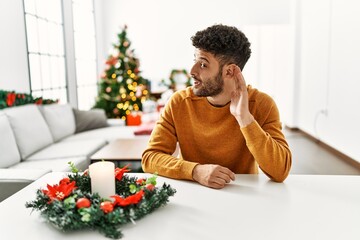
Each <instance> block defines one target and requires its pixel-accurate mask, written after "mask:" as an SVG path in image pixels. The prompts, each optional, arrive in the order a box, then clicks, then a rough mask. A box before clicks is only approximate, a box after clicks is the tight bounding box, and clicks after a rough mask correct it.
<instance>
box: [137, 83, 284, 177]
mask: <svg viewBox="0 0 360 240" xmlns="http://www.w3.org/2000/svg"><path fill="white" fill-rule="evenodd" d="M248 93H249V110H250V112H251V114H252V115H253V116H254V118H255V120H256V121H254V122H253V123H251V124H249V125H248V126H246V127H243V128H240V126H239V124H238V123H237V121H236V119H235V117H233V115H231V113H230V109H229V108H230V104H227V105H225V106H223V107H214V106H212V105H211V104H210V103H209V102H208V101H207V99H206V97H197V96H195V95H194V93H193V91H192V89H191V87H188V88H187V89H185V90H182V91H177V92H175V93H174V94H173V96H172V97H171V99H170V100H169V102H168V103H167V105H166V107H165V109H164V111H163V112H162V114H161V116H160V118H159V120H158V122H157V123H156V126H155V128H154V130H153V132H152V134H151V137H150V140H149V144H148V147H147V149H146V150H145V151H144V153H143V155H142V168H143V170H144V171H145V172H150V173H154V172H157V173H158V174H159V175H162V176H166V177H170V178H175V179H188V180H192V171H193V169H194V167H195V166H196V165H197V164H199V163H200V164H219V165H221V166H224V167H227V168H229V169H230V170H232V171H233V172H234V173H252V174H254V173H258V167H260V168H261V169H262V171H263V172H264V173H265V174H266V175H267V176H269V178H271V179H272V180H274V181H277V182H282V181H284V180H285V178H286V177H287V175H288V173H289V171H290V168H291V152H290V149H289V146H288V144H287V142H286V140H285V137H284V135H283V133H282V130H281V123H280V119H279V112H278V109H277V107H276V104H275V102H274V101H273V99H272V98H271V97H270V96H268V95H266V94H265V93H262V92H260V91H258V90H257V89H254V88H251V86H248ZM177 142H178V143H179V146H180V150H181V156H180V157H179V158H175V157H173V156H172V154H173V152H174V151H175V148H176V144H177Z"/></svg>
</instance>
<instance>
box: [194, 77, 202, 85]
mask: <svg viewBox="0 0 360 240" xmlns="http://www.w3.org/2000/svg"><path fill="white" fill-rule="evenodd" d="M200 84H201V81H200V80H197V79H195V78H194V86H199V85H200Z"/></svg>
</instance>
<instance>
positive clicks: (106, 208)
mask: <svg viewBox="0 0 360 240" xmlns="http://www.w3.org/2000/svg"><path fill="white" fill-rule="evenodd" d="M100 208H101V210H103V212H104V213H109V212H112V211H113V209H114V206H113V204H112V202H110V201H105V202H102V203H101V204H100Z"/></svg>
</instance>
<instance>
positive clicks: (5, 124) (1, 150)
mask: <svg viewBox="0 0 360 240" xmlns="http://www.w3.org/2000/svg"><path fill="white" fill-rule="evenodd" d="M0 133H1V136H0V168H6V167H9V166H11V165H14V164H16V163H18V162H20V160H21V158H20V153H19V149H18V147H17V145H16V141H15V136H14V133H13V131H12V129H11V126H10V123H9V120H8V118H7V117H6V115H5V114H4V113H3V112H2V111H0Z"/></svg>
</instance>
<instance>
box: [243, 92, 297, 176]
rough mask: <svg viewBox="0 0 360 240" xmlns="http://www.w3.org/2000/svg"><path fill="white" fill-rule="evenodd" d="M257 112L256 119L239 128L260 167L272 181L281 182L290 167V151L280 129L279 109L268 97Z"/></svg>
mask: <svg viewBox="0 0 360 240" xmlns="http://www.w3.org/2000/svg"><path fill="white" fill-rule="evenodd" d="M260 106H262V107H261V108H260V109H258V111H256V112H259V113H260V114H259V116H258V117H257V116H256V115H257V113H256V112H255V113H253V114H254V115H255V116H254V117H255V119H257V120H256V121H254V122H252V123H251V124H249V125H248V126H246V127H243V128H241V131H242V133H243V135H244V138H245V141H246V145H247V147H248V149H249V150H250V152H251V154H252V155H253V156H254V158H255V161H256V162H257V163H258V164H259V167H260V169H261V170H262V171H263V172H264V173H265V174H266V175H267V176H268V177H269V178H270V179H272V180H273V181H276V182H283V181H284V180H285V179H286V177H287V176H288V174H289V171H290V168H291V161H292V160H291V158H292V156H291V152H290V149H289V146H288V144H287V142H286V140H285V137H284V135H283V133H282V130H281V122H280V117H279V111H278V108H277V106H276V104H275V102H274V101H273V100H272V99H270V98H268V99H267V100H266V101H264V102H263V103H262V104H260Z"/></svg>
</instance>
